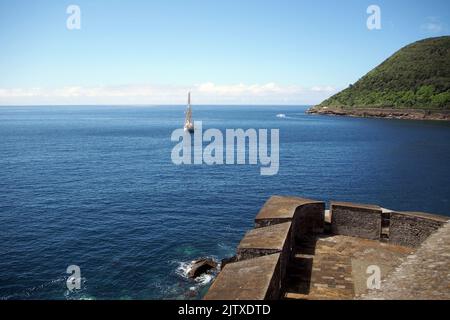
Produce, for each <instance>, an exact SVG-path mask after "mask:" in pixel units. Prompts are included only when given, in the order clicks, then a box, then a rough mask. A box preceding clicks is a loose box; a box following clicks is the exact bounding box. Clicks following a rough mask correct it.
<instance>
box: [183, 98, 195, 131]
mask: <svg viewBox="0 0 450 320" xmlns="http://www.w3.org/2000/svg"><path fill="white" fill-rule="evenodd" d="M184 131H186V132H191V133H192V132H194V122H193V121H192V108H191V93H190V92H189V93H188V105H187V109H186V119H185V120H184Z"/></svg>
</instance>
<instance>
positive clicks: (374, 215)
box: [330, 202, 382, 240]
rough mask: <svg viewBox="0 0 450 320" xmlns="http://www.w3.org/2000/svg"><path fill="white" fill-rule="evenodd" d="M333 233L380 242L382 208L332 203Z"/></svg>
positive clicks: (348, 203)
mask: <svg viewBox="0 0 450 320" xmlns="http://www.w3.org/2000/svg"><path fill="white" fill-rule="evenodd" d="M330 207H331V209H330V210H331V232H332V233H333V234H339V235H344V236H350V237H360V238H364V239H370V240H378V239H379V238H380V235H381V213H382V209H381V207H379V206H377V205H367V204H356V203H350V202H331V205H330Z"/></svg>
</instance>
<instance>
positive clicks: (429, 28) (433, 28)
mask: <svg viewBox="0 0 450 320" xmlns="http://www.w3.org/2000/svg"><path fill="white" fill-rule="evenodd" d="M421 29H422V31H424V32H427V33H434V34H436V33H440V32H442V31H444V29H445V26H444V24H443V23H442V22H441V21H440V19H439V18H437V17H428V18H427V19H426V22H425V23H423V24H422V25H421Z"/></svg>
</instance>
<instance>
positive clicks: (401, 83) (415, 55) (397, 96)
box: [318, 36, 450, 110]
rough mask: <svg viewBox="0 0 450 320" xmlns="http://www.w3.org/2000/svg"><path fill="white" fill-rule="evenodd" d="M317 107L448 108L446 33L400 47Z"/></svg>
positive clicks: (449, 86) (449, 59) (448, 41)
mask: <svg viewBox="0 0 450 320" xmlns="http://www.w3.org/2000/svg"><path fill="white" fill-rule="evenodd" d="M318 107H352V108H358V107H360V108H368V107H370V108H379V107H384V108H409V109H441V110H443V109H450V36H445V37H439V38H430V39H425V40H421V41H418V42H415V43H413V44H410V45H408V46H406V47H404V48H403V49H401V50H399V51H398V52H397V53H395V54H394V55H393V56H391V57H390V58H389V59H387V60H386V61H385V62H383V63H382V64H381V65H379V66H378V67H376V68H375V69H373V70H372V71H370V72H369V73H368V74H366V75H365V76H364V77H363V78H361V79H360V80H359V81H358V82H356V83H355V84H354V85H350V87H348V88H347V89H345V90H343V91H341V92H340V93H338V94H336V95H334V96H332V97H331V98H329V99H327V100H325V101H324V102H322V103H321V104H320V105H319V106H318Z"/></svg>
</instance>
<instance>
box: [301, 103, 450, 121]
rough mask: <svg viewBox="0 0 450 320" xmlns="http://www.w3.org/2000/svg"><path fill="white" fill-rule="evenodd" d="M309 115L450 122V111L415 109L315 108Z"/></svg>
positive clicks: (310, 110)
mask: <svg viewBox="0 0 450 320" xmlns="http://www.w3.org/2000/svg"><path fill="white" fill-rule="evenodd" d="M306 113H308V114H318V115H329V116H347V117H359V118H383V119H402V120H434V121H450V111H440V110H439V111H429V110H414V109H387V108H348V107H345V108H343V107H323V106H315V107H312V108H310V109H309V110H307V111H306Z"/></svg>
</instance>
